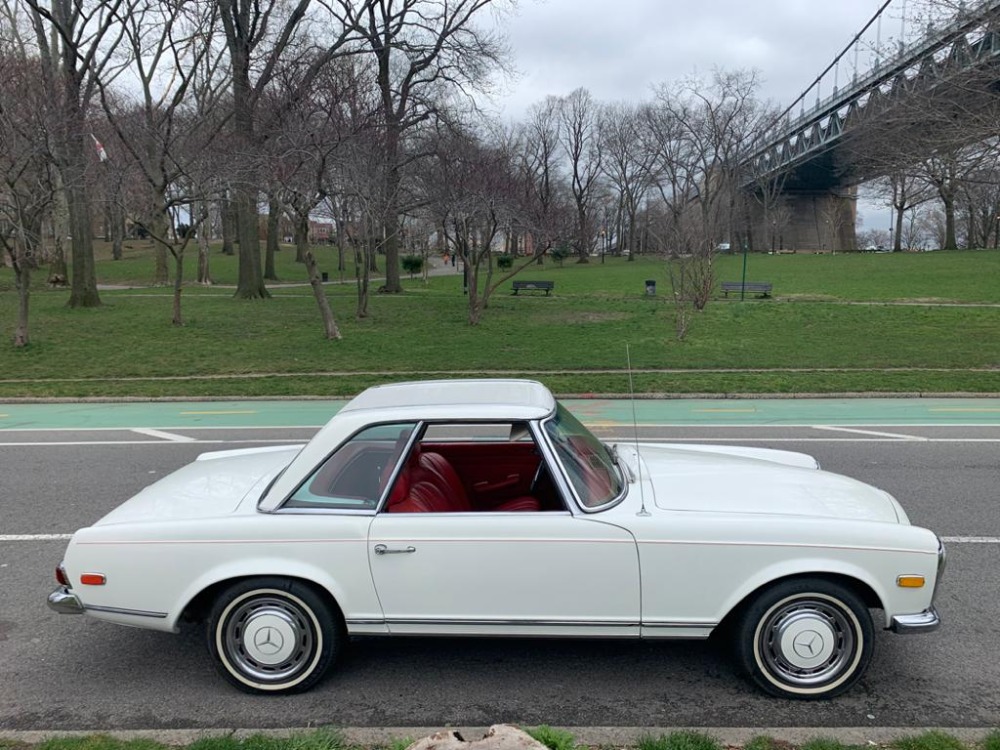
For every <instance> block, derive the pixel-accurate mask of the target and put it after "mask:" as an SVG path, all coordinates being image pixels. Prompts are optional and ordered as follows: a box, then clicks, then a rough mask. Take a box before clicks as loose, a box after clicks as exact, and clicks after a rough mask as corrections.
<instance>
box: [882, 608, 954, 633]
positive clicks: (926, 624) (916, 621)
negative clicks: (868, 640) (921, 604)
mask: <svg viewBox="0 0 1000 750" xmlns="http://www.w3.org/2000/svg"><path fill="white" fill-rule="evenodd" d="M940 626H941V618H940V617H938V613H937V610H936V609H935V608H934V607H933V606H932V607H930V608H928V609H925V610H924V611H923V612H921V613H919V614H916V615H896V616H895V617H893V618H892V625H890V626H889V630H891V631H892V632H893V633H899V634H900V635H909V634H911V633H930V632H931V631H932V630H937V629H938V628H939V627H940Z"/></svg>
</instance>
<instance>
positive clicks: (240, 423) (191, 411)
mask: <svg viewBox="0 0 1000 750" xmlns="http://www.w3.org/2000/svg"><path fill="white" fill-rule="evenodd" d="M345 403H346V401H343V400H329V401H326V400H323V401H320V400H303V401H295V400H288V401H197V402H181V401H156V402H141V403H137V402H127V403H52V404H20V403H0V432H2V431H4V430H52V429H64V430H92V429H105V430H107V429H134V428H140V427H142V428H150V429H184V428H206V427H225V428H258V427H263V428H266V427H319V426H321V425H323V424H324V423H326V421H327V420H328V419H330V417H332V416H333V415H334V414H336V413H337V411H338V410H339V409H340V408H341V407H342V406H343V405H344V404H345ZM563 403H565V404H566V405H567V406H568V407H569V408H570V409H571V410H572V411H573V412H574V413H576V414H577V415H578V416H579V417H580V419H581V420H582V421H584V422H586V423H588V424H591V425H603V426H614V425H619V424H626V425H627V424H632V408H633V406H632V402H631V401H629V400H628V399H564V400H563ZM635 416H636V421H637V422H638V423H639V424H641V425H693V426H699V425H700V426H712V425H845V426H863V425H881V426H893V425H897V426H905V425H1000V398H995V399H994V398H980V399H971V398H853V399H739V400H738V399H704V400H703V399H657V400H651V399H639V400H636V402H635Z"/></svg>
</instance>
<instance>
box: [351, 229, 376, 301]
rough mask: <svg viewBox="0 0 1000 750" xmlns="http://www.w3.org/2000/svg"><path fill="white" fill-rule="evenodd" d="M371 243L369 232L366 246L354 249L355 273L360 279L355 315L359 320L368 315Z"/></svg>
mask: <svg viewBox="0 0 1000 750" xmlns="http://www.w3.org/2000/svg"><path fill="white" fill-rule="evenodd" d="M371 245H372V242H371V233H368V239H367V242H366V243H365V247H364V248H355V250H354V269H355V271H354V273H355V277H356V278H357V280H358V282H357V283H358V307H357V311H356V312H355V317H356V318H357V319H358V320H362V319H364V318H367V317H368V287H369V284H370V281H371V271H369V270H368V266H369V262H368V255H369V254H370V253H371V252H372V251H371V249H370V248H371Z"/></svg>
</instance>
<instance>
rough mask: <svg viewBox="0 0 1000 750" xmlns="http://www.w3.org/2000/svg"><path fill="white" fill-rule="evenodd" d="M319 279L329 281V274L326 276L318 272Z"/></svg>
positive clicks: (323, 272) (325, 273)
mask: <svg viewBox="0 0 1000 750" xmlns="http://www.w3.org/2000/svg"><path fill="white" fill-rule="evenodd" d="M319 278H320V281H329V280H330V274H328V273H327V272H326V271H320V274H319Z"/></svg>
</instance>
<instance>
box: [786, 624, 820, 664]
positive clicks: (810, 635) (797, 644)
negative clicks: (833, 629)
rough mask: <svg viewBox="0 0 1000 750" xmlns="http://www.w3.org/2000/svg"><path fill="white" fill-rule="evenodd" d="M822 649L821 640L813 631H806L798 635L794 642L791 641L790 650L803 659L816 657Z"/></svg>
mask: <svg viewBox="0 0 1000 750" xmlns="http://www.w3.org/2000/svg"><path fill="white" fill-rule="evenodd" d="M822 647H823V639H822V638H821V637H820V634H819V633H817V632H816V631H815V630H806V631H805V632H803V633H799V634H798V635H797V636H795V640H794V641H792V648H794V649H795V653H797V654H798V655H799V656H801V657H803V658H810V657H813V656H816V654H817V653H818V652H819V650H820V649H821V648H822Z"/></svg>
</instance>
